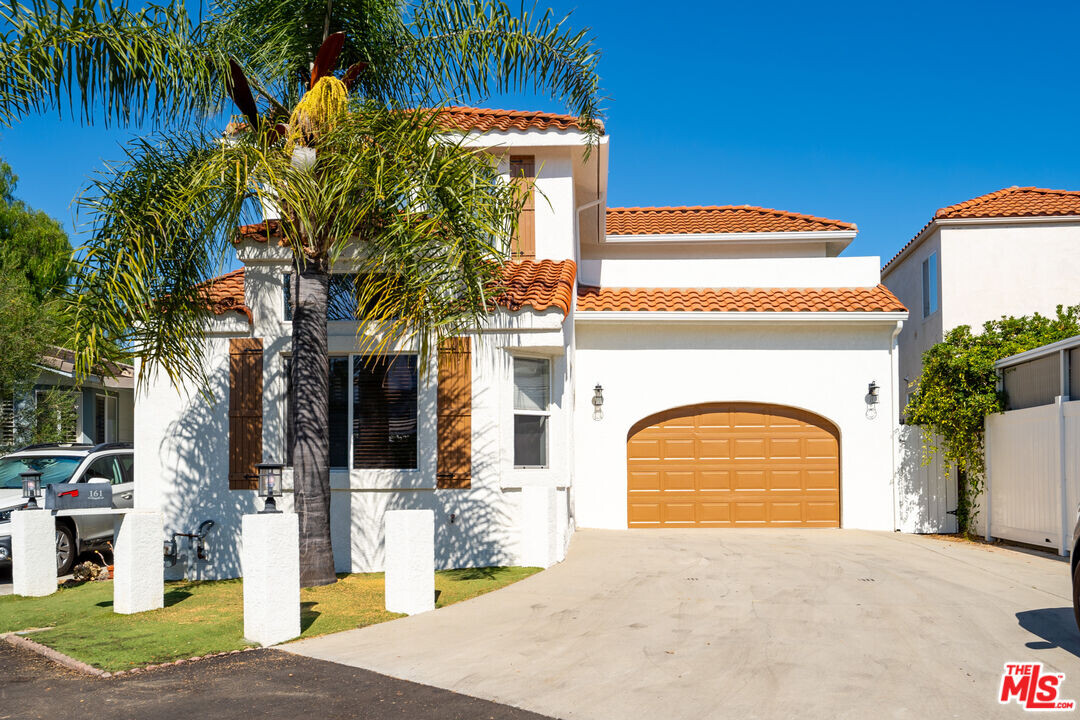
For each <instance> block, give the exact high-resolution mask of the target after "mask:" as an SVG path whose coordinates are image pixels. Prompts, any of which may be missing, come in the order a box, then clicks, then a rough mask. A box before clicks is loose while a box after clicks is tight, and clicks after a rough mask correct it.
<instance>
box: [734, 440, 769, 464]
mask: <svg viewBox="0 0 1080 720" xmlns="http://www.w3.org/2000/svg"><path fill="white" fill-rule="evenodd" d="M764 457H765V439H764V438H737V439H736V440H735V459H736V460H760V459H764Z"/></svg>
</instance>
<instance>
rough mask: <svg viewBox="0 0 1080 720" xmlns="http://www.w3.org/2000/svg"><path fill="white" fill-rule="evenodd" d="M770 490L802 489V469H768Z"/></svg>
mask: <svg viewBox="0 0 1080 720" xmlns="http://www.w3.org/2000/svg"><path fill="white" fill-rule="evenodd" d="M769 489H770V490H802V489H804V480H803V471H802V470H775V469H774V470H771V471H769Z"/></svg>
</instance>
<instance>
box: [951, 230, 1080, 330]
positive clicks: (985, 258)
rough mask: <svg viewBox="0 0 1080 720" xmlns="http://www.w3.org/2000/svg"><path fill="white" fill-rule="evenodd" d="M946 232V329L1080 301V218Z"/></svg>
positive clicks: (1049, 310) (1051, 309)
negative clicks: (1061, 221)
mask: <svg viewBox="0 0 1080 720" xmlns="http://www.w3.org/2000/svg"><path fill="white" fill-rule="evenodd" d="M941 234H942V241H941V255H942V258H941V260H942V262H941V267H942V271H941V272H942V275H941V286H942V287H941V306H942V310H943V312H944V318H943V320H944V327H945V329H946V330H948V329H950V328H954V327H957V326H958V325H971V326H972V328H973V329H976V330H977V329H979V328H980V327H981V325H982V324H983V323H984V322H985V321H987V320H993V319H996V318H999V317H1001V316H1002V315H1030V314H1032V313H1035V312H1038V313H1041V314H1043V315H1049V316H1053V314H1054V310H1055V308H1056V307H1057V306H1058V305H1076V304H1078V303H1080V288H1078V285H1077V278H1078V277H1080V223H1076V222H1071V223H1047V222H1039V223H1025V224H1011V223H1009V224H999V223H988V224H985V225H955V226H948V227H944V228H942V230H941Z"/></svg>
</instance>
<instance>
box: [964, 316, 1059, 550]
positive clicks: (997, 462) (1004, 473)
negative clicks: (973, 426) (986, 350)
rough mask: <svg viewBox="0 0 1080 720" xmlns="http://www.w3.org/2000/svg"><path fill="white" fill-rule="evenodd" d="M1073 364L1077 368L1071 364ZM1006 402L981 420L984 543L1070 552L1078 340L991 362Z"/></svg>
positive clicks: (981, 521) (981, 520)
mask: <svg viewBox="0 0 1080 720" xmlns="http://www.w3.org/2000/svg"><path fill="white" fill-rule="evenodd" d="M1074 359H1075V360H1076V362H1075V363H1074V362H1073V361H1074ZM997 368H998V372H999V374H1000V377H1001V382H1002V387H1003V389H1004V390H1005V393H1006V397H1007V400H1008V401H1007V407H1008V408H1009V410H1007V411H1006V412H1005V413H1003V414H997V415H988V416H987V417H986V426H985V427H986V436H985V443H986V492H985V493H984V495H983V497H982V503H981V505H982V507H981V509H980V513H981V514H982V515H984V516H985V518H980V525H984V526H985V531H986V538H987V539H988V540H989V539H992V538H1002V539H1005V540H1014V541H1016V542H1023V543H1029V544H1031V545H1039V546H1042V547H1047V548H1053V549H1055V550H1057V552H1058V553H1059V554H1061V555H1067V554H1068V553H1069V552H1071V550H1072V533H1073V526H1074V525H1075V523H1076V519H1077V502H1078V501H1080V400H1076V401H1070V400H1069V393H1070V389H1071V386H1072V385H1073V384H1074V382H1073V381H1074V380H1076V386H1077V390H1078V391H1080V379H1078V378H1076V377H1075V376H1076V375H1078V374H1080V337H1076V338H1070V339H1069V340H1063V341H1061V342H1058V343H1054V344H1052V345H1046V346H1043V347H1041V348H1036V349H1035V350H1030V351H1028V352H1026V353H1021V354H1020V355H1014V356H1012V357H1010V358H1005V359H1004V360H1000V361H998V363H997Z"/></svg>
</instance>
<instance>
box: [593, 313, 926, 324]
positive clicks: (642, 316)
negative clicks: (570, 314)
mask: <svg viewBox="0 0 1080 720" xmlns="http://www.w3.org/2000/svg"><path fill="white" fill-rule="evenodd" d="M907 317H908V313H907V312H885V311H880V310H865V311H853V310H847V311H842V312H823V311H807V312H790V311H760V310H759V311H753V312H713V311H701V310H677V311H667V310H578V311H576V312H575V313H574V321H575V322H580V323H584V324H596V323H625V322H665V323H672V322H675V323H701V324H713V323H731V324H735V323H770V324H784V323H804V322H809V323H860V324H887V325H894V324H896V323H898V322H903V321H904V320H907Z"/></svg>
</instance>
